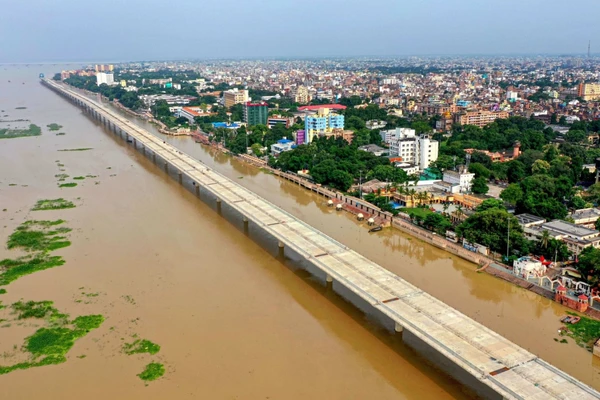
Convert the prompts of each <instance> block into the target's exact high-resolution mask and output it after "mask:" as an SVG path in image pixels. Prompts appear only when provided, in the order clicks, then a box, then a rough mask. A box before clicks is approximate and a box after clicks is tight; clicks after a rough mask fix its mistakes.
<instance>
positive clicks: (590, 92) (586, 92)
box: [577, 83, 600, 101]
mask: <svg viewBox="0 0 600 400" xmlns="http://www.w3.org/2000/svg"><path fill="white" fill-rule="evenodd" d="M577 96H579V97H581V98H582V99H583V100H585V101H594V100H598V99H600V83H580V84H579V88H578V90H577Z"/></svg>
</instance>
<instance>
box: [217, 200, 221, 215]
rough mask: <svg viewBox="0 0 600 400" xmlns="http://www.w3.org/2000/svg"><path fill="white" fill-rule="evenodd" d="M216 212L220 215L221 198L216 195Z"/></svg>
mask: <svg viewBox="0 0 600 400" xmlns="http://www.w3.org/2000/svg"><path fill="white" fill-rule="evenodd" d="M217 212H218V213H219V215H221V199H220V198H218V197H217Z"/></svg>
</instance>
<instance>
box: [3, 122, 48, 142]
mask: <svg viewBox="0 0 600 400" xmlns="http://www.w3.org/2000/svg"><path fill="white" fill-rule="evenodd" d="M41 134H42V128H40V127H39V126H37V125H35V124H29V128H27V129H11V128H0V139H14V138H19V137H28V136H40V135H41Z"/></svg>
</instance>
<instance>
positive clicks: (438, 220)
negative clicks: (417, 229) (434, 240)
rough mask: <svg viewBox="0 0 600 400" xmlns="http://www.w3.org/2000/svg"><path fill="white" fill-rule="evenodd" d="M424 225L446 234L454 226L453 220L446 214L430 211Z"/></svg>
mask: <svg viewBox="0 0 600 400" xmlns="http://www.w3.org/2000/svg"><path fill="white" fill-rule="evenodd" d="M423 225H424V226H425V227H426V228H427V229H429V230H432V231H435V232H437V233H439V234H440V235H444V234H445V233H446V231H447V230H448V229H450V228H452V222H450V220H449V219H448V218H446V217H445V216H443V215H441V214H438V213H429V214H427V216H426V217H425V219H424V220H423Z"/></svg>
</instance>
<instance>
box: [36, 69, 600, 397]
mask: <svg viewBox="0 0 600 400" xmlns="http://www.w3.org/2000/svg"><path fill="white" fill-rule="evenodd" d="M41 82H42V84H44V85H45V86H47V87H48V88H50V89H52V90H54V91H55V92H57V93H58V94H60V95H62V96H64V97H66V98H67V99H68V100H70V101H71V102H73V103H75V104H76V105H78V106H80V107H81V108H83V109H84V110H85V111H86V112H87V113H89V115H91V116H92V117H94V118H96V119H97V120H98V121H100V122H101V123H102V124H104V125H105V126H106V127H107V128H108V129H109V130H111V131H112V132H113V133H114V134H115V135H117V136H120V137H121V138H123V139H125V140H126V141H127V142H128V143H131V144H132V145H133V146H134V147H135V148H136V149H137V150H139V151H140V152H141V153H143V154H144V155H145V156H146V157H148V158H149V159H151V160H152V161H153V162H154V163H155V164H157V165H158V166H160V167H161V168H164V170H165V171H166V172H167V173H169V174H170V175H172V176H174V177H175V178H176V179H178V180H179V182H180V183H181V184H183V185H184V186H186V187H187V188H189V189H190V190H192V191H195V193H196V195H197V196H198V197H199V198H201V199H203V200H204V201H207V202H210V203H212V205H213V206H216V208H217V210H218V211H219V212H222V213H223V214H227V216H228V217H229V218H230V219H235V218H237V219H239V220H240V221H243V224H244V229H246V230H247V229H248V225H249V224H251V227H252V231H253V232H255V231H256V232H262V233H264V234H265V236H266V237H268V238H270V240H273V241H276V242H277V243H278V246H279V249H280V251H283V249H285V251H286V252H291V253H295V255H297V256H299V257H300V258H301V259H302V260H303V261H306V262H307V263H308V265H309V266H310V267H311V269H314V271H315V275H317V276H320V277H322V278H324V279H325V281H326V282H328V283H330V284H332V285H333V288H334V289H336V290H341V291H345V292H348V291H350V292H351V293H352V294H353V295H351V296H352V297H356V300H354V302H355V303H358V304H357V305H358V306H359V307H361V309H368V310H369V312H370V313H373V314H376V315H378V316H379V317H380V318H381V319H382V320H383V321H384V324H386V325H388V326H389V327H390V328H392V327H393V329H394V330H395V331H396V332H398V333H399V334H401V335H402V339H403V341H404V342H405V343H406V344H407V345H409V346H411V347H412V348H414V349H415V350H416V351H417V352H419V353H420V354H422V355H423V356H425V357H426V358H428V359H429V360H430V361H431V362H432V363H434V364H435V365H437V366H438V367H439V368H440V369H441V370H442V371H443V372H445V373H447V374H449V375H451V376H453V377H454V378H455V379H457V380H458V381H460V382H461V383H463V384H464V385H466V386H468V387H469V388H471V389H472V390H474V391H475V392H476V393H477V394H478V395H480V396H482V397H484V398H486V399H536V400H547V399H573V400H575V399H577V400H582V399H600V393H598V392H597V391H596V390H594V389H592V388H590V387H589V386H587V385H585V384H583V383H582V382H580V381H578V380H577V379H575V378H573V377H571V376H570V375H568V374H566V373H564V372H563V371H561V370H559V369H557V368H555V367H553V366H552V365H550V364H548V363H547V362H545V361H543V360H542V359H540V358H539V357H537V356H536V355H534V354H532V353H530V352H528V351H527V350H525V349H523V348H521V347H519V346H517V345H516V344H515V343H513V342H511V341H509V340H508V339H506V338H504V337H502V336H500V335H499V334H497V333H495V332H493V331H492V330H490V329H488V328H486V327H485V326H483V325H481V324H479V323H478V322H476V321H474V320H472V319H471V318H469V317H467V316H466V315H463V314H462V313H460V312H459V311H457V310H455V309H454V308H452V307H450V306H448V305H446V304H445V303H443V302H441V301H439V300H437V299H436V298H434V297H432V296H430V295H429V294H427V293H425V292H423V291H422V290H420V289H419V288H417V287H415V286H413V285H411V284H410V283H408V282H406V281H405V280H404V279H402V278H400V277H399V276H397V275H395V274H393V273H391V272H389V271H388V270H386V269H385V268H383V267H381V266H379V265H377V264H375V263H374V262H372V261H370V260H368V259H366V258H365V257H363V256H361V255H360V254H358V253H356V252H355V251H353V250H351V249H349V248H348V247H346V246H344V245H343V244H341V243H339V242H337V241H336V240H334V239H332V238H330V237H329V236H327V235H325V234H324V233H322V232H320V231H319V230H317V229H315V228H313V227H312V226H310V225H308V224H306V223H304V222H303V221H301V220H299V219H298V218H296V217H294V216H293V215H290V214H289V213H287V212H285V211H283V210H282V209H280V208H279V207H277V206H275V205H273V204H271V203H270V202H268V201H266V200H265V199H263V198H261V197H259V196H258V195H256V194H255V193H253V192H252V191H250V190H248V189H246V188H244V187H242V186H241V185H239V184H237V183H235V182H233V181H232V180H230V179H228V178H226V177H225V176H223V175H221V174H219V173H217V172H216V171H213V170H212V169H210V168H208V167H207V166H206V165H205V164H203V163H201V162H199V161H198V160H196V159H194V158H192V157H190V156H189V155H187V154H185V153H183V152H181V151H179V150H178V149H176V148H175V147H173V146H171V145H169V144H167V143H165V142H164V141H163V140H161V139H160V138H158V137H156V136H154V135H152V134H151V133H149V132H147V131H146V130H144V129H142V128H140V127H138V126H136V125H135V124H133V123H131V122H129V121H128V120H127V119H126V118H123V117H122V116H120V115H119V114H118V113H116V112H115V111H114V110H112V109H111V108H109V107H106V106H104V105H102V104H99V103H98V102H96V101H93V100H90V99H89V98H87V97H86V96H84V95H82V94H80V93H79V92H77V91H75V90H71V89H70V88H69V87H67V86H64V85H63V84H61V83H57V82H54V81H51V80H47V79H43V80H42V81H41ZM338 285H340V286H338ZM590 357H591V355H590Z"/></svg>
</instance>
